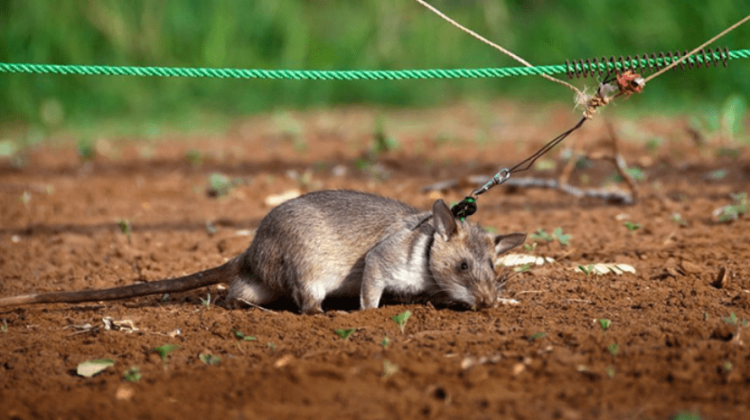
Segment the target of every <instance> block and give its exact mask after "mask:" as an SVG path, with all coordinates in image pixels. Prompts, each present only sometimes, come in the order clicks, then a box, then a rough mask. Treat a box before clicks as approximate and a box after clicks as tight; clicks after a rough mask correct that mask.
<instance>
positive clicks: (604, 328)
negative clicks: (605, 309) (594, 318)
mask: <svg viewBox="0 0 750 420" xmlns="http://www.w3.org/2000/svg"><path fill="white" fill-rule="evenodd" d="M599 325H600V326H601V327H602V331H607V330H608V329H609V327H610V326H611V325H612V321H611V320H609V319H606V318H600V319H599Z"/></svg>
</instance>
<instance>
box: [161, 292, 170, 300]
mask: <svg viewBox="0 0 750 420" xmlns="http://www.w3.org/2000/svg"><path fill="white" fill-rule="evenodd" d="M168 300H169V293H164V294H163V295H161V301H162V302H166V301H168Z"/></svg>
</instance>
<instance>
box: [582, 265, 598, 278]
mask: <svg viewBox="0 0 750 420" xmlns="http://www.w3.org/2000/svg"><path fill="white" fill-rule="evenodd" d="M578 269H579V270H581V271H582V272H583V274H585V275H587V276H589V275H591V274H596V272H595V271H594V264H589V265H588V266H585V265H579V266H578Z"/></svg>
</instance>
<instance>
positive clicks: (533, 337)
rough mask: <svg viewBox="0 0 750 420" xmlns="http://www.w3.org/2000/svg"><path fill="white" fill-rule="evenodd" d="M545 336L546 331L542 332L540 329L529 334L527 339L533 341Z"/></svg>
mask: <svg viewBox="0 0 750 420" xmlns="http://www.w3.org/2000/svg"><path fill="white" fill-rule="evenodd" d="M546 336H547V333H546V332H544V331H540V332H538V333H535V334H531V335H530V336H529V339H528V340H529V342H533V341H536V340H539V339H541V338H544V337H546Z"/></svg>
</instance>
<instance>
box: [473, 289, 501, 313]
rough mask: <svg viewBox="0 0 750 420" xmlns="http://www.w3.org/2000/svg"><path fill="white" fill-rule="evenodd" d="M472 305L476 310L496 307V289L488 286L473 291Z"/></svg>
mask: <svg viewBox="0 0 750 420" xmlns="http://www.w3.org/2000/svg"><path fill="white" fill-rule="evenodd" d="M474 305H475V306H476V307H477V309H483V308H494V307H496V306H497V289H496V288H495V287H491V286H490V285H482V286H481V287H478V288H477V289H476V290H475V291H474Z"/></svg>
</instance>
